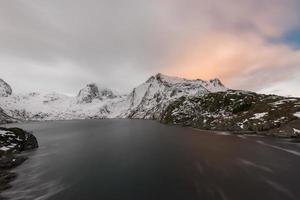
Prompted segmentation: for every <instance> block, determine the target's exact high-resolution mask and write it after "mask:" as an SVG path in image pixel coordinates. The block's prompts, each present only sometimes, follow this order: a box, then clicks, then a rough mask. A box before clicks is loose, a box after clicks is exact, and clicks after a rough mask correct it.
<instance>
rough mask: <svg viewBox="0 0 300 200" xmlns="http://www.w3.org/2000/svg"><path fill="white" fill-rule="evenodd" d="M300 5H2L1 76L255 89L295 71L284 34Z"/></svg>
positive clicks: (104, 1)
mask: <svg viewBox="0 0 300 200" xmlns="http://www.w3.org/2000/svg"><path fill="white" fill-rule="evenodd" d="M299 8H300V2H299V1H298V0H244V1H240V0H222V1H219V0H209V1H208V0H185V1H182V0H153V1H143V0H128V1H122V0H114V1H109V0H86V1H81V0H44V1H39V0H27V1H23V0H16V1H3V2H1V3H0V44H1V45H0V58H1V61H0V69H1V76H2V78H5V79H7V81H10V82H12V83H13V84H14V85H15V87H16V90H17V91H29V90H30V91H31V90H34V89H35V88H32V87H38V88H37V89H40V90H51V89H52V90H62V91H63V92H65V93H73V94H74V93H77V91H78V89H79V88H80V87H82V86H81V85H83V84H86V83H88V82H97V83H99V84H102V85H107V86H111V87H113V88H117V89H119V90H121V91H128V90H129V89H130V88H131V87H134V86H136V85H137V84H139V83H141V82H142V81H144V80H145V79H147V77H148V76H150V75H151V74H153V73H157V72H160V71H162V72H165V73H169V74H174V75H178V76H186V77H188V78H196V77H197V78H210V77H220V78H221V79H224V81H225V83H226V84H228V85H229V87H234V88H235V87H237V88H243V89H253V90H256V91H259V90H260V89H261V87H269V86H270V85H272V84H275V83H276V84H277V83H279V82H286V81H287V80H289V79H293V78H294V76H291V73H293V74H294V73H298V72H299V51H298V50H296V49H293V48H292V47H290V46H288V45H287V44H285V43H283V42H281V40H280V38H281V37H283V36H284V35H285V34H286V33H288V32H289V31H292V30H293V29H296V28H299V27H300V22H299V19H300V13H299V12H298V10H299ZM275 41H276V42H275ZM288 72H290V74H289V73H288ZM268 74H269V76H268ZM278 74H280V76H279V75H278ZM57 77H59V78H57ZM266 77H268V78H266ZM33 80H34V84H33V83H32V81H33ZM262 82H263V84H262Z"/></svg>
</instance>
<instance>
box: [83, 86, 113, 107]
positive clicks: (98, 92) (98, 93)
mask: <svg viewBox="0 0 300 200" xmlns="http://www.w3.org/2000/svg"><path fill="white" fill-rule="evenodd" d="M115 97H116V95H115V94H114V93H113V91H112V90H110V89H107V88H100V89H99V87H98V85H97V84H96V83H89V84H87V85H86V86H85V87H84V88H82V89H81V90H80V91H79V93H78V95H77V103H91V102H92V101H93V100H94V99H100V100H102V98H115Z"/></svg>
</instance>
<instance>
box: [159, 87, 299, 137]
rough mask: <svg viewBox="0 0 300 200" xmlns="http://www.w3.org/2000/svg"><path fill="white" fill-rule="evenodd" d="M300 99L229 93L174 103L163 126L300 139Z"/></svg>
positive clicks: (164, 117)
mask: <svg viewBox="0 0 300 200" xmlns="http://www.w3.org/2000/svg"><path fill="white" fill-rule="evenodd" d="M299 111H300V98H285V97H280V96H275V95H263V94H256V93H253V92H245V91H235V90H228V91H226V92H216V93H210V94H205V95H203V96H201V97H182V98H180V99H178V100H176V101H174V102H173V103H171V104H170V105H169V106H168V107H167V108H166V109H165V110H164V112H163V114H162V115H161V118H160V120H161V122H163V123H168V124H181V125H185V126H192V127H196V128H200V129H208V130H227V131H235V132H244V131H247V132H248V131H251V132H254V133H258V134H265V135H272V136H278V137H300V126H299V122H300V120H299V119H298V118H297V117H296V116H295V113H298V112H299Z"/></svg>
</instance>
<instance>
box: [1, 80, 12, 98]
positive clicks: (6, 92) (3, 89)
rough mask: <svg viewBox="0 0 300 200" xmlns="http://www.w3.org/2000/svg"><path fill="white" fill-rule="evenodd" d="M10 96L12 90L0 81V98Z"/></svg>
mask: <svg viewBox="0 0 300 200" xmlns="http://www.w3.org/2000/svg"><path fill="white" fill-rule="evenodd" d="M11 94H12V89H11V87H10V85H9V84H8V83H6V82H5V81H4V80H3V79H0V96H1V97H7V96H9V95H11Z"/></svg>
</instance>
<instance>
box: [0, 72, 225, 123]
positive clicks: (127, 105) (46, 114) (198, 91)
mask: <svg viewBox="0 0 300 200" xmlns="http://www.w3.org/2000/svg"><path fill="white" fill-rule="evenodd" d="M0 83H1V82H0ZM0 89H1V90H0V91H5V92H2V94H3V95H1V97H0V107H1V108H2V109H3V110H4V111H5V113H7V114H8V115H10V116H12V117H14V118H17V119H21V120H59V119H86V118H143V119H158V117H159V115H160V114H161V112H162V110H163V109H164V108H165V107H166V106H167V105H168V104H169V103H170V102H171V101H173V100H175V99H177V98H179V97H181V96H201V95H203V94H207V93H211V92H218V91H226V90H227V88H226V87H225V86H224V85H223V84H222V83H221V82H220V81H219V80H218V79H214V80H210V81H203V80H200V79H197V80H187V79H183V78H177V77H170V76H166V75H163V74H157V75H155V76H151V77H150V78H149V79H148V80H147V81H146V82H145V83H143V84H141V85H139V86H138V87H136V88H134V89H133V90H132V92H131V93H130V94H127V95H118V94H116V93H115V92H113V91H112V90H111V89H107V88H101V87H99V86H97V85H96V84H88V85H86V86H85V87H84V88H82V89H81V90H80V91H79V93H78V95H77V96H76V97H70V96H66V95H62V94H58V93H55V92H54V93H29V94H25V95H18V94H12V90H11V88H10V86H9V85H8V84H7V83H5V82H4V81H2V84H1V85H0Z"/></svg>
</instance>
